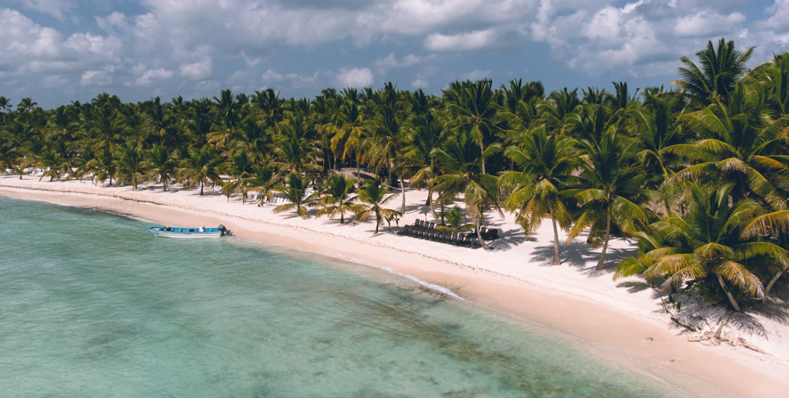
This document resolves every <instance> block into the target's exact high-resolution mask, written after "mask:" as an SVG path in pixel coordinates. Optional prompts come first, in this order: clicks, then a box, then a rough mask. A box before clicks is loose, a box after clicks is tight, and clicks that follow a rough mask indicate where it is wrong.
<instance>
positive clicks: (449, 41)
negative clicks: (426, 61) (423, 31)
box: [424, 29, 496, 51]
mask: <svg viewBox="0 0 789 398" xmlns="http://www.w3.org/2000/svg"><path fill="white" fill-rule="evenodd" d="M495 44H496V33H495V31H494V30H493V29H487V30H480V31H476V32H470V33H460V34H456V35H443V34H440V33H434V34H431V35H428V36H427V37H426V38H425V42H424V46H425V48H426V49H428V50H431V51H468V50H479V49H483V48H487V47H492V46H494V45H495Z"/></svg>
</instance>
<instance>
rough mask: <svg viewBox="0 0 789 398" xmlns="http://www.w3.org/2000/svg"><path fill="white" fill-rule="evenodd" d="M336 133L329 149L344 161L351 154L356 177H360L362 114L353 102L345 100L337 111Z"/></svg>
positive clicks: (363, 122) (362, 132) (362, 137)
mask: <svg viewBox="0 0 789 398" xmlns="http://www.w3.org/2000/svg"><path fill="white" fill-rule="evenodd" d="M336 123H337V133H336V134H335V135H334V137H332V139H331V150H332V151H333V152H334V156H335V157H339V158H340V160H341V161H343V162H344V161H345V158H346V157H347V156H351V155H353V156H354V157H355V160H356V177H357V178H361V165H360V162H361V154H362V150H361V149H362V148H361V147H360V145H359V144H360V143H361V141H363V140H364V134H365V132H364V128H365V121H364V114H363V113H362V109H360V107H359V106H358V105H357V104H356V103H355V102H350V101H346V102H345V103H343V104H342V105H341V106H340V108H339V109H338V111H337V122H336Z"/></svg>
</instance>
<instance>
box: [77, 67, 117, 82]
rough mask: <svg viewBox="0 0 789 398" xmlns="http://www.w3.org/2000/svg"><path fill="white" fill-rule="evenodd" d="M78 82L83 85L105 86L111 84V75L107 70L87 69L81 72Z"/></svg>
mask: <svg viewBox="0 0 789 398" xmlns="http://www.w3.org/2000/svg"><path fill="white" fill-rule="evenodd" d="M79 83H80V84H81V85H83V86H107V85H110V84H112V76H110V75H109V73H107V71H100V70H89V71H87V72H85V73H83V74H82V78H81V79H80V82H79Z"/></svg>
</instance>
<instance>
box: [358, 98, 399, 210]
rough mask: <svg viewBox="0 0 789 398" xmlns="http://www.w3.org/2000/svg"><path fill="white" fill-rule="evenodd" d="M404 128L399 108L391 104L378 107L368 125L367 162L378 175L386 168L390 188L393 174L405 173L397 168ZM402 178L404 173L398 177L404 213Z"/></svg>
mask: <svg viewBox="0 0 789 398" xmlns="http://www.w3.org/2000/svg"><path fill="white" fill-rule="evenodd" d="M402 127H403V123H402V118H401V117H400V115H398V109H397V106H396V105H394V104H391V103H384V104H383V105H380V106H378V108H377V113H376V117H375V118H374V119H373V120H371V121H370V123H369V124H368V131H369V132H370V137H369V138H368V139H367V145H366V147H367V152H366V154H365V157H366V159H367V162H369V163H371V164H373V165H374V166H375V171H376V175H377V174H379V173H380V171H381V169H382V168H384V167H385V168H386V170H387V172H388V174H389V180H388V181H387V184H388V185H390V186H391V184H392V183H393V182H394V180H393V178H392V177H393V174H394V173H396V172H398V171H403V170H401V169H399V168H397V164H396V161H397V160H398V159H399V158H400V156H401V150H402V147H403V138H404V137H403V134H402V133H403V132H402ZM402 177H403V176H402V173H400V175H398V180H399V181H400V192H401V193H402V194H403V195H404V196H403V203H402V209H401V211H403V212H404V211H405V186H404V184H403V178H402Z"/></svg>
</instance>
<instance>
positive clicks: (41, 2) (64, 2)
mask: <svg viewBox="0 0 789 398" xmlns="http://www.w3.org/2000/svg"><path fill="white" fill-rule="evenodd" d="M11 2H12V3H17V4H21V5H22V7H24V8H26V9H28V10H33V11H38V12H40V13H44V14H49V15H51V16H53V17H55V18H58V19H63V17H64V14H66V13H67V12H68V11H69V10H70V9H71V8H74V7H76V4H75V2H74V1H72V0H11Z"/></svg>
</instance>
